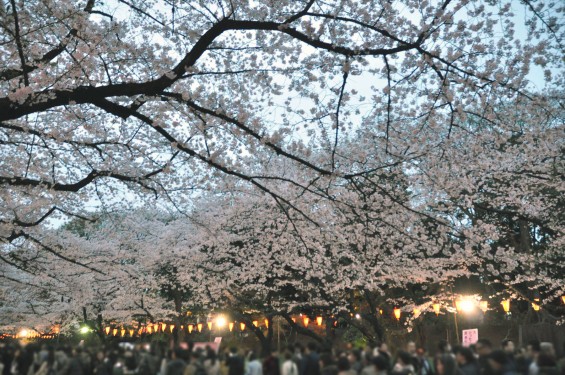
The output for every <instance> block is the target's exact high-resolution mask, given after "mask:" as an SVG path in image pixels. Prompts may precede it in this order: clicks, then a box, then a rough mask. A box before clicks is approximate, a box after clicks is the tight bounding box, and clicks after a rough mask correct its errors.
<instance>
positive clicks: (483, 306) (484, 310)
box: [479, 301, 488, 313]
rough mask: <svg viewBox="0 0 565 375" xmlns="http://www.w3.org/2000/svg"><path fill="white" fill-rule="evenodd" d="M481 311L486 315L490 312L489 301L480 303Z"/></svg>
mask: <svg viewBox="0 0 565 375" xmlns="http://www.w3.org/2000/svg"><path fill="white" fill-rule="evenodd" d="M479 309H481V310H482V311H483V312H484V313H486V312H487V310H488V301H480V302H479Z"/></svg>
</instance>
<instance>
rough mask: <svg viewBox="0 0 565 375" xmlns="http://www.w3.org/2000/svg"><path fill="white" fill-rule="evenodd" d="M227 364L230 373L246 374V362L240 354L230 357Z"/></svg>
mask: <svg viewBox="0 0 565 375" xmlns="http://www.w3.org/2000/svg"><path fill="white" fill-rule="evenodd" d="M226 366H228V368H229V371H228V375H244V373H245V363H244V361H243V358H242V357H240V356H238V355H234V356H231V357H228V359H227V360H226Z"/></svg>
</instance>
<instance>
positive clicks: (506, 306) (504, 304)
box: [500, 299, 510, 314]
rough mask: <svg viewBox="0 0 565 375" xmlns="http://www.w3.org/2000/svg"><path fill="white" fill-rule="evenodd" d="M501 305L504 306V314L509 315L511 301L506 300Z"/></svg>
mask: <svg viewBox="0 0 565 375" xmlns="http://www.w3.org/2000/svg"><path fill="white" fill-rule="evenodd" d="M500 304H501V305H502V309H504V312H505V313H507V314H508V313H509V312H510V300H509V299H505V300H503V301H502V302H500Z"/></svg>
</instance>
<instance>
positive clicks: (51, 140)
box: [0, 0, 565, 318]
mask: <svg viewBox="0 0 565 375" xmlns="http://www.w3.org/2000/svg"><path fill="white" fill-rule="evenodd" d="M564 13H565V12H563V7H562V5H560V4H559V3H549V2H543V1H540V2H537V3H533V2H530V1H520V2H518V1H503V2H499V1H497V2H493V1H473V2H469V1H463V0H458V1H455V0H444V1H420V0H418V1H417V0H414V1H402V2H382V1H353V0H349V1H345V0H344V1H334V2H321V1H317V0H308V1H298V2H297V1H277V2H243V1H221V0H218V1H215V2H209V1H187V2H181V3H177V2H174V1H173V2H171V1H137V0H127V1H126V0H116V1H109V2H99V1H96V0H88V1H84V2H73V1H56V2H55V1H26V2H18V1H16V0H10V1H2V2H0V19H1V20H2V21H1V22H0V27H1V29H2V33H1V34H0V38H1V39H0V41H1V42H0V61H1V64H0V65H1V69H0V155H1V156H2V158H0V185H1V186H2V193H1V194H0V199H1V200H0V202H1V203H0V207H1V208H0V238H1V239H2V245H3V248H2V250H1V252H0V260H1V261H2V267H3V272H2V273H1V276H2V277H3V279H5V280H7V281H9V282H10V285H12V284H13V283H20V284H21V285H20V287H21V288H29V287H31V285H37V286H40V287H43V288H45V287H49V288H51V289H52V290H58V291H60V292H59V293H58V294H57V296H58V295H59V294H60V295H67V294H68V295H72V296H73V297H72V298H73V299H74V300H80V301H88V303H95V301H97V298H98V299H99V300H100V301H99V304H100V306H102V307H100V308H99V310H100V311H102V310H104V309H106V306H114V308H113V310H116V309H115V307H116V306H127V307H124V308H123V316H124V317H125V316H129V315H130V314H132V311H137V312H139V313H144V314H150V315H153V314H156V315H160V314H163V315H166V314H168V313H175V310H176V311H177V312H178V310H179V308H178V306H177V307H176V308H175V306H171V305H170V304H168V303H167V302H166V301H163V299H162V296H159V295H158V294H155V293H153V294H151V293H150V294H147V295H145V294H143V292H142V291H144V290H151V291H156V290H157V289H158V285H162V283H161V284H160V283H159V280H157V279H156V278H155V275H156V273H155V272H154V271H155V270H156V269H155V268H154V265H155V263H158V264H164V265H166V264H168V263H175V262H178V261H179V259H180V260H181V262H180V265H182V264H183V262H184V261H185V260H184V259H183V258H182V257H183V256H187V255H186V254H185V252H187V251H188V250H187V249H190V253H189V254H190V256H189V257H187V259H186V262H188V263H189V265H184V267H179V268H178V269H177V271H175V272H176V273H178V280H179V282H181V283H183V282H184V283H185V284H189V283H190V284H191V285H194V287H195V288H197V289H196V290H195V292H196V295H198V296H201V298H202V300H201V301H199V303H202V304H204V305H208V306H210V308H213V307H216V306H217V307H218V308H219V307H221V306H223V305H225V303H226V301H227V300H228V299H229V300H230V301H234V300H237V299H238V298H239V299H241V298H243V299H244V300H246V301H252V303H251V304H252V305H257V304H258V303H261V302H263V301H267V305H268V306H267V308H268V309H272V310H266V311H273V312H287V313H288V312H291V311H295V309H299V308H303V307H304V306H305V305H309V306H317V307H319V308H320V309H321V308H325V307H327V308H330V307H331V308H336V307H337V308H344V307H345V306H346V305H347V298H346V296H347V292H348V291H351V290H359V289H362V288H365V289H366V290H367V291H368V293H369V294H368V295H373V294H375V295H378V294H379V293H381V292H383V288H385V287H389V286H391V285H393V286H401V285H403V284H406V283H416V284H418V283H432V282H434V283H435V282H442V281H445V280H450V279H454V278H457V277H461V276H465V275H471V274H479V273H481V274H484V275H486V276H488V278H489V279H490V280H493V281H495V280H499V279H500V280H502V281H503V283H504V284H505V285H506V286H513V287H515V288H518V289H519V291H520V293H521V294H522V295H525V296H526V297H527V296H528V293H527V290H528V288H533V287H538V289H539V287H540V286H542V287H541V288H542V289H543V292H544V298H546V299H547V301H551V300H552V299H554V298H555V297H556V296H558V295H559V293H562V292H563V290H562V286H560V285H563V282H562V281H563V280H562V278H563V272H560V271H562V268H561V267H562V266H561V267H560V263H559V261H560V260H561V259H562V254H561V253H560V250H561V249H562V248H563V217H562V215H561V214H559V212H560V210H559V208H560V207H562V205H563V202H562V198H561V197H562V193H563V158H562V154H563V138H564V137H563V87H565V81H564V69H563V64H564V63H565V62H564V60H563V59H562V51H563V29H562V23H563V19H562V15H563V14H564ZM560 17H561V18H560ZM155 203H158V204H159V205H161V207H166V208H167V209H174V210H175V211H176V214H175V215H179V216H183V217H186V216H189V217H191V220H190V230H189V231H187V230H186V228H185V226H186V225H187V224H186V222H185V221H182V220H179V221H177V220H175V221H174V222H172V223H167V224H166V225H165V224H164V223H157V222H156V221H155V220H151V218H147V217H144V218H139V219H140V221H143V222H144V223H142V224H139V225H141V226H142V227H144V228H145V229H143V230H142V229H141V228H139V227H138V228H137V229H136V230H134V231H128V230H125V229H119V226H115V227H106V228H99V229H98V230H99V233H98V234H97V236H99V237H92V238H88V239H85V238H84V237H81V236H77V235H76V234H74V235H73V234H65V235H64V236H59V235H58V234H56V233H58V232H57V231H55V230H53V228H56V227H58V226H60V225H61V223H63V222H66V221H68V220H71V219H73V218H79V219H80V220H84V221H86V222H88V221H93V220H95V219H96V218H97V217H98V216H100V215H102V214H103V213H105V212H106V213H107V212H114V211H115V210H116V209H118V208H119V209H121V210H127V209H128V208H135V207H140V206H142V205H153V204H155ZM130 220H133V219H130ZM93 225H96V224H93ZM175 225H178V227H175ZM165 229H166V230H165ZM516 230H517V233H518V235H516V236H514V235H513V234H512V231H516ZM132 233H139V234H141V233H143V234H142V235H140V237H139V238H132V237H131V234H132ZM142 239H143V240H142ZM171 241H172V242H171ZM88 243H91V248H88V245H87V244H88ZM95 244H96V245H95ZM166 244H167V245H169V246H168V247H167V248H168V249H171V250H167V251H165V248H166ZM140 249H143V250H140ZM154 249H160V250H158V251H161V250H162V251H163V253H159V252H154ZM172 249H174V251H175V253H173V252H171V251H172ZM135 251H143V254H144V256H136V255H135ZM152 251H153V252H152ZM540 254H542V255H543V256H541V257H540V256H539V255H540ZM132 259H135V261H133V260H132ZM245 260H247V262H246V261H245ZM532 262H533V264H535V265H536V266H534V267H527V266H526V265H528V264H532ZM256 264H262V267H263V268H258V267H257V265H256ZM108 267H110V269H111V272H106V271H105V269H107V270H108ZM186 269H191V270H193V272H192V273H190V272H185V271H184V270H186ZM375 269H378V271H375ZM79 270H80V271H79ZM517 270H525V272H524V273H523V276H519V277H518V276H517V274H518V273H517ZM79 273H80V274H79ZM62 275H63V276H62ZM203 280H212V281H214V283H215V284H213V283H207V282H204V281H203ZM160 281H161V282H162V281H164V280H160ZM32 283H33V284H32ZM58 283H61V284H58ZM52 284H53V285H52ZM55 284H57V286H56V287H55ZM117 285H119V286H120V288H119V289H116V286H117ZM128 288H131V289H128ZM524 288H526V289H524ZM236 292H237V293H236ZM34 293H36V292H34ZM37 293H39V292H37ZM101 296H105V297H104V298H102V297H101ZM133 296H135V298H133ZM142 296H143V303H142V302H141V301H142V299H141V297H142ZM50 298H51V299H53V300H58V298H57V297H56V296H45V299H43V300H44V301H50ZM391 298H394V296H392V297H391ZM150 299H153V300H152V301H153V302H152V303H149V300H150ZM63 300H64V298H63ZM112 303H115V305H112ZM92 306H94V305H92ZM148 306H150V307H151V308H152V309H153V308H158V309H160V310H159V311H145V310H146V309H148ZM120 308H121V307H120ZM118 310H120V309H118ZM116 318H119V316H117V317H116Z"/></svg>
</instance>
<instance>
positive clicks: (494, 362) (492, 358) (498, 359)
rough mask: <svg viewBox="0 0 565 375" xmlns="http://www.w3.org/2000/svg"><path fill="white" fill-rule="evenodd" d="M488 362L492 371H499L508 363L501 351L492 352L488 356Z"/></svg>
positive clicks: (506, 357)
mask: <svg viewBox="0 0 565 375" xmlns="http://www.w3.org/2000/svg"><path fill="white" fill-rule="evenodd" d="M488 362H489V364H490V367H492V369H493V370H494V371H500V370H501V369H502V368H503V367H504V365H506V363H508V356H507V355H506V353H504V351H503V350H493V351H492V352H491V353H490V354H489V356H488Z"/></svg>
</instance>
